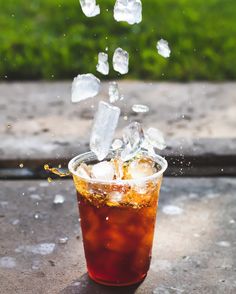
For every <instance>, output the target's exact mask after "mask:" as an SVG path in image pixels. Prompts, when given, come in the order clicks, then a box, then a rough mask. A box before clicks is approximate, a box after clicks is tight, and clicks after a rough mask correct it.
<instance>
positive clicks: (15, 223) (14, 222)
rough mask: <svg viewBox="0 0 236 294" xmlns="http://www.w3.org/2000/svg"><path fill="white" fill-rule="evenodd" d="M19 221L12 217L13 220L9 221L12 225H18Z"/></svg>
mask: <svg viewBox="0 0 236 294" xmlns="http://www.w3.org/2000/svg"><path fill="white" fill-rule="evenodd" d="M19 223H20V220H19V219H14V220H12V222H11V224H12V225H13V226H16V225H18V224H19Z"/></svg>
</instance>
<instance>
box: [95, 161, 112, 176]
mask: <svg viewBox="0 0 236 294" xmlns="http://www.w3.org/2000/svg"><path fill="white" fill-rule="evenodd" d="M91 174H92V177H93V178H95V179H98V180H104V181H111V180H113V178H114V175H115V168H114V165H113V163H112V162H108V161H102V162H99V163H97V164H95V165H93V167H92V171H91Z"/></svg>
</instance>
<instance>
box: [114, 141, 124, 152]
mask: <svg viewBox="0 0 236 294" xmlns="http://www.w3.org/2000/svg"><path fill="white" fill-rule="evenodd" d="M122 146H123V141H122V140H120V139H115V140H114V141H113V143H112V146H111V147H112V150H114V151H115V150H119V149H121V148H122Z"/></svg>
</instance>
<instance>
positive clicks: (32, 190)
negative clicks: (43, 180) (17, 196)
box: [28, 187, 37, 192]
mask: <svg viewBox="0 0 236 294" xmlns="http://www.w3.org/2000/svg"><path fill="white" fill-rule="evenodd" d="M36 190H37V188H36V187H29V188H28V191H29V192H34V191H36Z"/></svg>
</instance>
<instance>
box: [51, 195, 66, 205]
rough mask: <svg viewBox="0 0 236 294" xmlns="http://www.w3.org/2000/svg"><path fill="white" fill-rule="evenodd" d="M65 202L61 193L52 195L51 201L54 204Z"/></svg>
mask: <svg viewBox="0 0 236 294" xmlns="http://www.w3.org/2000/svg"><path fill="white" fill-rule="evenodd" d="M64 202H65V197H64V196H63V195H60V194H57V195H55V197H54V200H53V203H54V204H63V203H64Z"/></svg>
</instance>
